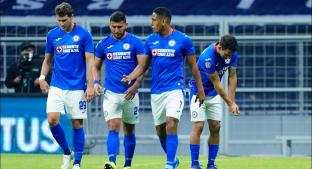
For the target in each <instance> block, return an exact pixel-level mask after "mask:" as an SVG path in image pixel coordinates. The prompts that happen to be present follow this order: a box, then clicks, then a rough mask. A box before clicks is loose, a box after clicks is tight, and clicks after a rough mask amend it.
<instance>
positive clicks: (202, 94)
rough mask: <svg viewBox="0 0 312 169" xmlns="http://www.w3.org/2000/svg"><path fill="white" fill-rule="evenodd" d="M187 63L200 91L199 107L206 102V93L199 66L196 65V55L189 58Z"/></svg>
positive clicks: (198, 97) (198, 96)
mask: <svg viewBox="0 0 312 169" xmlns="http://www.w3.org/2000/svg"><path fill="white" fill-rule="evenodd" d="M187 61H188V63H189V65H190V68H191V72H192V75H193V77H194V79H195V81H196V85H197V89H198V93H197V96H196V100H197V99H198V100H199V106H200V105H201V104H203V103H204V101H205V92H204V87H203V84H202V80H201V78H200V73H199V69H198V66H197V64H196V55H191V56H188V57H187Z"/></svg>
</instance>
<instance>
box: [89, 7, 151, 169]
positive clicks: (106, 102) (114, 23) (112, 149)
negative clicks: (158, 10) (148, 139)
mask: <svg viewBox="0 0 312 169" xmlns="http://www.w3.org/2000/svg"><path fill="white" fill-rule="evenodd" d="M109 27H110V30H111V34H110V35H109V36H107V37H106V38H104V39H103V40H101V41H100V42H99V43H98V44H97V46H96V58H95V64H94V65H95V66H94V67H93V74H94V79H95V80H94V87H95V90H96V91H99V90H103V89H102V86H101V84H100V81H99V71H100V70H101V66H102V63H103V61H104V63H105V65H106V72H105V74H106V78H105V82H104V88H105V90H104V91H105V94H104V98H103V112H104V116H105V121H106V123H107V126H108V129H109V133H108V138H107V152H108V157H109V162H106V163H105V164H104V169H115V168H116V157H117V153H118V149H119V131H120V127H121V123H122V124H123V131H124V134H125V135H124V149H125V163H124V168H125V169H131V161H132V157H133V154H134V150H135V145H136V137H135V124H137V123H138V122H139V118H138V117H139V96H138V93H137V89H138V88H139V86H140V84H141V80H142V79H141V78H138V79H137V80H136V81H133V82H131V83H129V84H124V83H123V82H121V79H122V78H123V76H124V75H127V74H129V73H131V72H132V71H133V70H134V69H135V68H136V65H137V64H138V63H139V62H142V60H145V59H144V58H146V56H145V55H144V53H145V52H144V45H143V42H142V41H141V40H140V39H139V38H138V37H136V36H135V35H133V34H131V33H128V32H126V30H127V27H128V23H127V21H126V16H125V14H124V13H123V12H120V11H116V12H114V13H112V15H111V17H110V22H109ZM97 95H99V94H97Z"/></svg>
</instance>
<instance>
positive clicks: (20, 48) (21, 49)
mask: <svg viewBox="0 0 312 169" xmlns="http://www.w3.org/2000/svg"><path fill="white" fill-rule="evenodd" d="M27 48H32V49H33V50H35V45H33V44H31V43H30V42H23V43H22V44H21V45H20V46H19V47H18V49H19V51H20V52H22V51H23V50H25V49H27Z"/></svg>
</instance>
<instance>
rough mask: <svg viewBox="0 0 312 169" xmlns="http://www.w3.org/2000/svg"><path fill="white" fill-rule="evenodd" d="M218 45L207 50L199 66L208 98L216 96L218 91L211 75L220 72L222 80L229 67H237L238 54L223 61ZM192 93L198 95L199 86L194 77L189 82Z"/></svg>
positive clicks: (200, 59)
mask: <svg viewBox="0 0 312 169" xmlns="http://www.w3.org/2000/svg"><path fill="white" fill-rule="evenodd" d="M217 44H218V42H217V43H214V44H211V45H210V46H209V47H208V48H206V49H205V50H204V51H203V52H202V54H201V55H200V56H199V59H198V61H197V66H198V68H199V71H200V76H201V79H202V82H203V87H204V90H205V95H206V96H216V95H217V91H216V90H215V88H214V86H213V84H212V82H211V81H210V78H209V76H208V75H209V74H213V73H215V72H218V74H219V77H220V79H221V78H222V76H223V74H224V73H225V72H226V71H227V70H228V68H229V67H237V57H238V54H237V52H235V53H234V54H233V55H232V56H231V58H230V59H222V58H221V56H220V55H219V54H218V53H217V51H216V45H217ZM189 86H190V91H191V93H192V94H195V93H197V91H198V90H197V85H196V81H195V80H194V77H192V78H191V80H190V82H189Z"/></svg>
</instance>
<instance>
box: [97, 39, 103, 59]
mask: <svg viewBox="0 0 312 169" xmlns="http://www.w3.org/2000/svg"><path fill="white" fill-rule="evenodd" d="M102 46H103V40H101V41H100V42H99V43H98V44H97V45H96V47H95V57H97V58H102V59H104V58H105V55H104V52H102V51H103V47H102Z"/></svg>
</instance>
